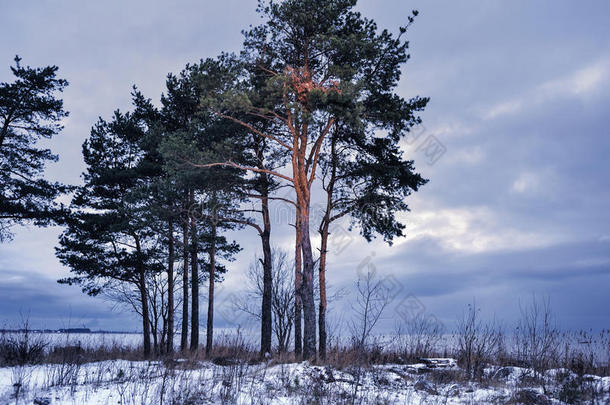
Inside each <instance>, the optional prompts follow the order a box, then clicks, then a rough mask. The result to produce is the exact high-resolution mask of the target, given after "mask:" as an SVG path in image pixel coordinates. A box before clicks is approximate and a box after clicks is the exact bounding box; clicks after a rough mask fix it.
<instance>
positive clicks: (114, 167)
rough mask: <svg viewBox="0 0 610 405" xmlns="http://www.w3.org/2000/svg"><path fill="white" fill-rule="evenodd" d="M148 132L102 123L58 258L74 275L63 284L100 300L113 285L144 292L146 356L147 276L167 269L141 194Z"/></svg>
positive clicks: (122, 122) (124, 119)
mask: <svg viewBox="0 0 610 405" xmlns="http://www.w3.org/2000/svg"><path fill="white" fill-rule="evenodd" d="M144 135H145V131H144V129H143V128H142V125H141V122H140V120H138V119H136V118H135V117H134V116H133V115H132V114H130V113H126V114H123V113H121V112H119V111H116V112H115V114H114V117H113V119H112V121H109V122H107V121H104V120H103V119H101V118H100V120H99V121H98V123H97V124H96V125H95V126H94V127H93V128H92V130H91V136H90V138H89V139H88V140H87V141H85V143H84V145H83V156H84V159H85V163H86V164H87V171H86V172H85V173H84V174H83V178H84V181H85V184H84V185H83V186H81V187H79V188H78V189H77V190H76V194H75V196H74V198H73V200H72V205H71V208H72V214H71V216H70V218H69V219H68V221H67V229H66V230H65V231H64V232H63V233H62V235H61V236H60V239H59V246H58V247H57V248H56V254H57V256H58V258H59V259H60V261H61V262H62V264H64V265H66V266H67V267H69V268H70V271H71V272H72V273H73V274H74V276H72V277H68V278H65V279H62V280H60V281H59V282H60V283H66V284H70V285H71V284H79V285H81V286H82V288H83V291H84V292H86V293H88V294H90V295H97V294H99V293H101V292H103V291H104V290H105V289H106V288H109V287H110V286H112V284H113V283H127V284H128V285H131V286H133V288H135V289H136V291H138V293H139V299H140V305H141V311H140V314H141V317H142V332H143V340H144V355H145V356H149V355H150V354H151V340H150V333H151V327H150V315H149V302H148V298H149V296H148V289H147V277H148V276H149V275H150V274H151V273H152V274H157V273H159V272H161V271H162V270H163V267H162V265H161V264H160V262H159V260H158V258H159V256H160V255H161V254H162V252H160V251H159V247H158V244H157V243H156V236H157V231H156V229H154V228H152V227H151V226H150V223H149V222H148V221H147V217H146V215H144V213H145V212H146V211H147V209H148V207H147V206H146V204H145V203H143V198H142V190H143V188H144V184H145V183H147V182H149V181H150V177H149V174H150V173H148V171H147V168H146V166H147V165H146V164H143V161H144V158H145V154H144V151H143V149H142V148H141V144H140V142H141V141H142V139H143V138H144Z"/></svg>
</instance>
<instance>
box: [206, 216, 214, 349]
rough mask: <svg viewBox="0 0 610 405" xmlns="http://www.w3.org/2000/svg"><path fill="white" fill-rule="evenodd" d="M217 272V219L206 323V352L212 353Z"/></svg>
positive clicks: (211, 257) (211, 255)
mask: <svg viewBox="0 0 610 405" xmlns="http://www.w3.org/2000/svg"><path fill="white" fill-rule="evenodd" d="M215 273H216V221H215V219H213V220H212V246H211V247H210V276H209V278H208V285H209V289H208V320H207V325H206V340H205V353H206V354H210V351H211V350H212V344H213V338H214V281H215V280H214V277H215Z"/></svg>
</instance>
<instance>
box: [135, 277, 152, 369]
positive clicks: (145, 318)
mask: <svg viewBox="0 0 610 405" xmlns="http://www.w3.org/2000/svg"><path fill="white" fill-rule="evenodd" d="M139 267H140V268H139V271H138V273H139V280H138V281H139V286H138V287H139V290H140V300H141V301H142V334H143V335H144V357H146V358H148V357H150V353H151V347H150V318H149V314H148V294H147V293H146V276H145V274H144V269H143V267H142V266H141V265H140V266H139Z"/></svg>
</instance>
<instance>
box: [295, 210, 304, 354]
mask: <svg viewBox="0 0 610 405" xmlns="http://www.w3.org/2000/svg"><path fill="white" fill-rule="evenodd" d="M295 227H296V238H295V248H294V355H295V357H300V356H301V355H302V354H303V346H302V344H303V335H302V325H301V317H302V314H301V282H302V278H301V270H302V269H301V266H302V260H301V258H302V254H301V226H300V224H299V213H298V209H297V213H296V219H295Z"/></svg>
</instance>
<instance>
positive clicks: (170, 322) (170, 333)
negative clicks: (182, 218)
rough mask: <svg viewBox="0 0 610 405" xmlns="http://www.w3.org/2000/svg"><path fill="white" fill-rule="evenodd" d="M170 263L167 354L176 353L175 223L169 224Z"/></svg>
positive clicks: (168, 272) (168, 276)
mask: <svg viewBox="0 0 610 405" xmlns="http://www.w3.org/2000/svg"><path fill="white" fill-rule="evenodd" d="M168 228H169V239H168V263H167V349H166V352H167V353H172V352H173V351H174V222H173V221H172V220H171V219H170V220H169V223H168Z"/></svg>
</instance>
